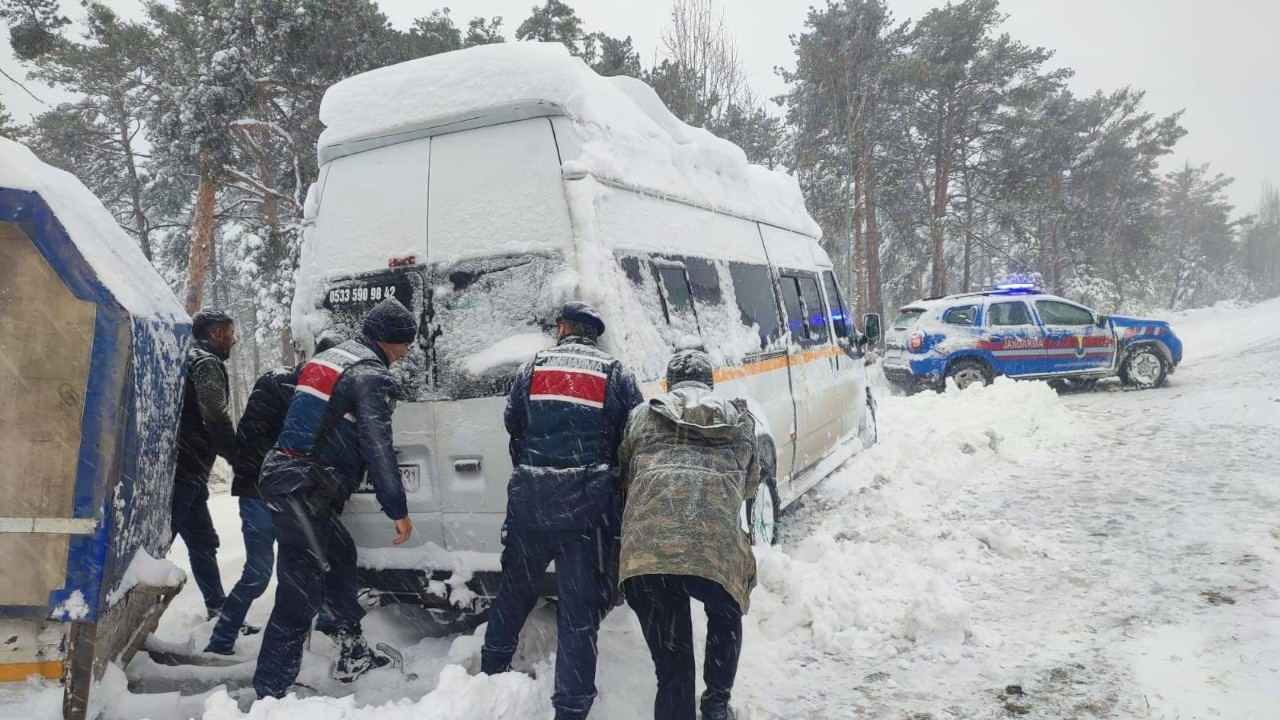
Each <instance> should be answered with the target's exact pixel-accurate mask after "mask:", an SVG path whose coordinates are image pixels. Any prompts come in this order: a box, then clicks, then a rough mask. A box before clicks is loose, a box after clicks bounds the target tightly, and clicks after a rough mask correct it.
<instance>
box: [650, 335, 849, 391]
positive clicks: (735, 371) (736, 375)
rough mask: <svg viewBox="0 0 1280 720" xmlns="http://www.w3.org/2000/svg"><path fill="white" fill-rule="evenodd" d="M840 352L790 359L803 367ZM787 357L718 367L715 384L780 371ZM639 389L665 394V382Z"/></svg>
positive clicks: (812, 352)
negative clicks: (805, 364)
mask: <svg viewBox="0 0 1280 720" xmlns="http://www.w3.org/2000/svg"><path fill="white" fill-rule="evenodd" d="M841 352H843V351H842V350H841V349H840V348H838V347H824V348H818V349H816V350H806V351H805V352H802V353H799V354H797V355H792V356H790V357H791V359H792V360H793V361H794V363H795V364H796V365H803V364H804V363H808V362H813V361H815V360H822V359H824V358H829V357H834V356H836V355H839V354H840V353H841ZM787 357H788V356H786V355H779V356H778V357H771V358H765V359H764V360H756V361H755V362H749V363H743V364H742V365H730V366H728V367H719V368H716V369H715V375H714V377H715V380H716V382H717V383H722V382H728V381H730V380H741V379H742V378H745V377H751V376H752V375H759V374H761V373H767V372H770V371H772V370H781V369H783V368H785V367H786V366H787ZM641 389H643V390H644V391H645V393H646V394H648V395H653V394H657V393H660V392H665V391H666V389H667V381H666V380H665V379H662V380H654V381H653V382H648V383H645V384H644V385H643V386H641Z"/></svg>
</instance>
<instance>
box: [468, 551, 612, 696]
mask: <svg viewBox="0 0 1280 720" xmlns="http://www.w3.org/2000/svg"><path fill="white" fill-rule="evenodd" d="M611 534H612V533H600V534H597V533H595V532H590V533H585V532H574V531H548V530H543V531H531V530H523V531H518V532H517V531H513V532H510V533H508V534H507V539H506V548H505V549H504V550H503V552H502V583H501V585H500V586H499V589H498V596H497V597H496V598H495V599H494V601H493V605H492V606H491V607H490V609H489V628H488V630H487V631H486V632H485V636H484V647H483V648H482V649H481V652H480V658H481V670H482V671H483V672H485V673H488V674H495V673H500V672H505V671H507V670H509V669H510V666H511V658H512V657H513V656H514V655H515V652H516V646H517V643H518V642H519V638H520V629H521V628H522V627H523V626H524V622H525V620H526V619H527V618H528V617H529V613H530V612H532V610H533V607H534V605H535V604H536V603H537V602H538V587H539V586H540V584H541V580H542V577H543V573H545V572H546V570H547V566H548V565H549V564H550V563H551V562H552V561H555V564H556V596H557V598H558V601H559V602H558V605H557V607H556V631H557V632H556V634H557V644H556V682H555V693H554V694H553V695H552V696H551V704H552V705H554V706H555V709H556V717H557V718H561V717H566V718H585V717H586V715H587V713H588V712H589V711H590V710H591V704H592V702H593V701H594V700H595V697H596V654H597V652H596V633H597V631H598V630H599V628H600V622H601V621H602V620H603V619H604V616H605V615H606V614H607V613H608V611H609V605H610V600H611V597H612V592H611V590H612V587H611V585H612V582H613V580H612V579H611V578H609V577H606V576H605V575H604V573H602V572H601V570H600V568H601V566H602V559H604V560H605V561H607V559H608V558H609V552H608V551H609V549H610V548H609V547H606V546H605V544H604V543H605V542H606V541H605V540H604V538H607V537H608V536H610V535H611Z"/></svg>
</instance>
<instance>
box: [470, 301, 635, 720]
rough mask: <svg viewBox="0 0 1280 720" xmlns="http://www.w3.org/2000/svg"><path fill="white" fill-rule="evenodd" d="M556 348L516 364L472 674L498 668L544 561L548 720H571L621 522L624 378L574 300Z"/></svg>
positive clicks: (580, 701) (564, 311)
mask: <svg viewBox="0 0 1280 720" xmlns="http://www.w3.org/2000/svg"><path fill="white" fill-rule="evenodd" d="M556 321H557V328H556V339H557V340H558V341H559V342H558V344H557V345H556V346H555V347H554V348H551V349H550V350H544V351H542V352H540V353H538V354H537V355H535V356H534V358H533V361H532V362H530V363H528V364H526V365H525V366H524V367H522V368H521V369H520V374H519V376H518V377H517V378H516V382H515V385H514V386H513V387H512V388H511V394H510V395H509V396H508V397H507V409H506V413H505V415H504V418H503V419H504V421H505V423H506V426H507V433H508V434H509V435H510V436H511V441H510V450H511V464H512V466H513V467H514V471H513V472H512V474H511V480H510V482H509V483H508V485H507V519H506V522H505V523H504V525H503V529H504V540H503V542H504V549H503V553H502V582H501V585H500V586H499V588H498V596H497V597H496V598H495V599H494V601H493V606H492V607H491V608H490V610H489V629H488V631H487V632H486V633H485V638H484V647H483V649H482V650H481V655H480V657H481V666H480V668H481V670H482V671H483V672H484V673H486V674H489V675H493V674H496V673H501V672H507V671H508V670H510V669H511V659H512V657H513V656H514V655H515V652H516V647H517V644H518V641H519V637H520V629H521V628H522V627H523V626H524V622H525V620H526V619H527V618H528V616H529V613H530V612H531V611H532V610H533V606H534V605H535V604H536V603H537V601H538V586H539V585H540V580H541V579H542V576H543V573H545V572H546V569H547V566H548V564H550V563H551V562H552V561H555V564H556V597H557V598H558V599H559V604H558V605H557V608H556V626H557V635H558V640H557V652H556V680H555V693H554V694H553V695H552V696H551V703H552V705H554V706H555V710H556V720H581V719H582V718H585V717H586V716H587V713H588V712H590V710H591V704H592V702H593V701H594V700H595V696H596V686H595V676H596V633H597V631H598V630H599V627H600V622H601V621H602V620H603V619H604V616H605V614H606V613H607V612H608V610H609V607H610V605H611V604H612V600H613V594H614V588H615V587H616V584H617V568H616V567H615V564H614V561H613V558H614V556H615V553H616V550H617V547H616V543H617V535H618V531H619V525H620V522H621V513H622V506H621V486H620V483H619V475H618V445H619V443H620V442H621V441H622V431H623V428H624V427H625V426H626V422H627V416H628V415H629V414H630V412H631V410H632V408H634V407H636V406H637V405H639V404H640V403H642V402H644V396H643V395H641V394H640V388H639V386H637V385H636V380H635V377H634V376H633V375H632V374H631V372H629V371H628V370H626V369H625V368H623V367H622V364H621V363H620V362H618V361H617V360H615V359H614V358H613V357H612V356H610V355H609V354H607V353H605V352H604V351H602V350H600V349H599V348H597V347H596V343H597V342H598V340H599V338H600V336H601V335H603V334H604V330H605V326H604V321H603V320H602V319H601V318H600V315H599V313H597V312H596V310H595V309H594V308H592V307H591V306H590V305H588V304H586V303H584V302H578V301H573V302H569V303H565V305H564V307H562V308H561V310H560V313H559V315H558V316H557V318H556Z"/></svg>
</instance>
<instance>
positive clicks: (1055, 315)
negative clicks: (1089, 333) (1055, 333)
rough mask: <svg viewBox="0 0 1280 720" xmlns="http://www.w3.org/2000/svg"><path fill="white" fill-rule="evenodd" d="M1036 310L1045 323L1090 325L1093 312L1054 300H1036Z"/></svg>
mask: <svg viewBox="0 0 1280 720" xmlns="http://www.w3.org/2000/svg"><path fill="white" fill-rule="evenodd" d="M1036 310H1038V311H1040V319H1041V320H1042V321H1043V322H1044V324H1045V325H1092V324H1093V313H1091V312H1089V311H1088V310H1085V309H1084V308H1082V307H1076V306H1075V305H1069V304H1067V303H1064V302H1058V301H1056V300H1037V301H1036Z"/></svg>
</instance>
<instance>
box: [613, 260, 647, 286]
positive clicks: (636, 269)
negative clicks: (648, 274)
mask: <svg viewBox="0 0 1280 720" xmlns="http://www.w3.org/2000/svg"><path fill="white" fill-rule="evenodd" d="M618 262H619V263H621V264H622V271H623V272H624V273H626V274H627V279H628V280H630V281H631V282H633V283H635V284H636V285H643V284H644V276H643V275H641V274H640V260H639V259H638V258H633V257H624V258H622V259H621V260H619V261H618Z"/></svg>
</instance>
